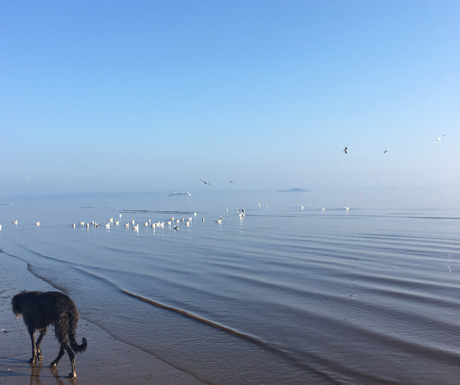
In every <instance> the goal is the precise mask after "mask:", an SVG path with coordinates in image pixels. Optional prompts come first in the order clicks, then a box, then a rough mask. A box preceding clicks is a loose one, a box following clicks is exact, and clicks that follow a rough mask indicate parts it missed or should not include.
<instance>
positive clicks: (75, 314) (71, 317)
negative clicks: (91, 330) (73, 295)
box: [69, 309, 88, 353]
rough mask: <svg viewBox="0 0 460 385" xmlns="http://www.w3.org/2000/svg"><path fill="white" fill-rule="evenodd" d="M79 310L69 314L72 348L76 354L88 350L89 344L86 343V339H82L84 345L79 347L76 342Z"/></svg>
mask: <svg viewBox="0 0 460 385" xmlns="http://www.w3.org/2000/svg"><path fill="white" fill-rule="evenodd" d="M79 318H80V317H79V315H78V310H76V309H75V310H74V311H71V312H70V313H69V321H70V325H69V326H70V328H69V342H70V347H71V348H72V350H73V351H74V352H75V353H82V352H84V351H85V350H86V347H87V346H88V343H87V342H86V338H82V343H81V344H80V345H79V344H78V343H77V340H76V336H75V332H76V329H77V322H78V319H79Z"/></svg>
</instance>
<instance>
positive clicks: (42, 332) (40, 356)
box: [35, 326, 48, 361]
mask: <svg viewBox="0 0 460 385" xmlns="http://www.w3.org/2000/svg"><path fill="white" fill-rule="evenodd" d="M47 330H48V326H46V327H44V328H43V329H41V330H40V335H39V336H38V339H37V343H36V344H35V345H36V347H37V357H38V359H39V360H40V361H41V360H43V353H42V350H41V348H40V345H41V343H42V339H43V337H44V336H45V334H46V331H47Z"/></svg>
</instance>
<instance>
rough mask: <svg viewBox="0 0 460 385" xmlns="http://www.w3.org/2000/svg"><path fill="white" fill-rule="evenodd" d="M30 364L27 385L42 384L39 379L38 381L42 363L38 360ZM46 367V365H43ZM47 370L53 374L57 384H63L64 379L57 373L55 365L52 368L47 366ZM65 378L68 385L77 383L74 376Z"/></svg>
mask: <svg viewBox="0 0 460 385" xmlns="http://www.w3.org/2000/svg"><path fill="white" fill-rule="evenodd" d="M30 366H31V369H32V370H31V372H30V381H29V385H42V383H41V381H40V373H41V372H42V370H43V364H42V363H41V362H40V363H39V364H38V365H35V366H34V365H32V364H31V365H30ZM45 367H47V366H45ZM47 368H48V369H49V371H50V372H51V374H52V375H53V376H54V378H55V379H56V384H57V385H65V383H64V380H63V379H62V377H60V376H59V373H58V370H57V368H56V367H54V368H49V367H47ZM67 380H68V381H69V384H70V385H75V384H76V383H77V380H76V378H67Z"/></svg>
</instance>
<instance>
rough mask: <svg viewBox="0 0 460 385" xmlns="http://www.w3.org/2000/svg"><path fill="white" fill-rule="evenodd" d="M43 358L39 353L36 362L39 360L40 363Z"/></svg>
mask: <svg viewBox="0 0 460 385" xmlns="http://www.w3.org/2000/svg"><path fill="white" fill-rule="evenodd" d="M44 357H45V356H44V355H43V353H39V354H38V360H39V361H42V360H43V358H44Z"/></svg>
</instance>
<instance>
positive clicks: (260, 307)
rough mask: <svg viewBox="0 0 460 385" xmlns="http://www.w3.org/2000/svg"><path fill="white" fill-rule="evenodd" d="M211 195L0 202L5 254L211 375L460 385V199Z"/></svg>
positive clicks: (213, 378)
mask: <svg viewBox="0 0 460 385" xmlns="http://www.w3.org/2000/svg"><path fill="white" fill-rule="evenodd" d="M209 191H210V192H209V193H205V192H202V193H197V194H192V196H172V197H171V196H168V195H167V194H166V193H155V194H147V193H145V194H82V195H54V196H40V197H32V196H29V197H26V196H23V197H21V198H18V199H16V200H14V201H13V202H11V203H12V204H10V202H9V201H8V202H7V201H2V202H0V203H2V205H1V206H0V224H2V225H3V229H2V231H1V232H0V249H2V251H3V253H7V254H9V255H13V256H16V257H17V258H19V259H21V260H23V261H25V262H27V264H28V268H29V270H30V272H31V273H32V274H34V275H36V276H38V277H41V278H42V279H44V280H46V281H48V282H50V283H51V284H52V285H54V286H55V287H57V288H59V289H61V290H65V291H66V292H67V293H68V294H69V295H70V296H71V297H72V298H73V299H74V300H75V302H76V303H77V305H78V307H79V309H80V313H81V316H82V317H84V318H86V319H88V320H90V321H92V322H94V323H96V324H98V325H100V326H101V327H102V328H104V329H105V330H107V331H108V332H109V333H110V334H111V335H112V336H113V337H114V338H117V339H119V340H122V341H124V342H127V343H129V344H132V345H135V346H137V347H139V348H141V349H143V350H145V351H148V352H150V353H152V354H154V355H155V356H157V357H158V358H160V359H162V360H164V361H166V362H168V363H170V364H171V365H173V366H175V367H177V368H180V369H183V370H184V371H186V372H189V373H191V374H193V375H195V376H196V377H197V378H199V379H200V380H202V381H204V382H207V383H210V384H222V385H225V384H250V385H260V384H354V385H356V384H405V385H408V384H417V385H422V384H430V385H431V384H435V383H436V384H458V382H459V378H460V338H459V337H460V306H459V305H460V290H459V289H460V264H459V260H460V210H459V209H449V207H442V205H440V206H438V207H437V208H430V206H428V208H427V207H425V208H424V209H421V208H417V207H420V206H417V205H418V202H417V201H416V200H414V201H411V200H410V199H409V200H407V204H408V205H407V206H406V207H401V205H396V206H395V207H397V208H391V207H380V206H378V205H373V203H375V201H372V199H368V200H366V199H367V197H366V195H367V193H366V194H364V193H363V194H362V193H360V192H359V191H348V192H347V193H346V194H337V195H336V196H332V195H331V196H329V197H327V196H326V195H325V194H323V193H322V192H316V193H309V192H301V193H262V192H246V193H244V192H241V193H231V194H230V193H222V192H214V191H212V190H209ZM382 197H383V198H382V199H384V198H385V194H383V195H382ZM411 202H412V204H413V205H412V206H411V205H410V204H411ZM405 205H406V204H405ZM301 206H304V207H303V209H302V207H301ZM321 206H324V208H325V210H321V209H320V207H321ZM345 206H349V207H350V208H349V210H346V209H345ZM440 207H441V208H440ZM457 207H458V206H457ZM238 209H239V210H238ZM241 209H244V210H245V214H246V215H245V216H244V217H240V216H239V214H240V213H241V212H242V211H241ZM195 214H196V215H195ZM171 217H174V219H175V220H177V219H179V223H176V222H173V223H172V224H171V225H168V224H167V221H169V218H171ZM220 217H222V218H223V219H222V223H220V224H219V223H217V222H216V220H217V219H219V218H220ZM110 218H113V219H114V222H115V221H117V220H119V221H120V225H119V226H117V225H116V224H115V223H111V225H110V229H107V228H105V226H104V225H105V223H108V221H109V219H110ZM189 218H191V219H189ZM202 218H204V220H202ZM15 219H18V224H17V225H15V224H13V223H12V221H13V220H15ZM182 219H184V221H182ZM132 220H134V221H135V223H136V224H139V230H138V231H135V230H133V229H132V225H130V226H129V227H125V223H130V222H131V221H132ZM149 220H150V221H151V222H149ZM37 221H40V226H36V225H35V224H34V223H35V222H37ZM80 221H82V222H85V223H88V222H91V221H96V222H98V223H99V227H97V228H96V227H94V226H90V227H89V228H87V227H86V226H82V225H80V224H79V223H80ZM187 221H189V222H190V224H189V226H186V224H185V223H186V222H187ZM145 222H147V223H148V226H144V223H145ZM156 222H164V223H165V224H164V228H161V227H157V228H155V229H153V228H152V227H151V224H152V223H156ZM73 223H75V224H76V227H75V228H73V227H72V224H73ZM174 226H178V227H179V229H178V230H174ZM1 256H2V254H1V253H0V258H1ZM25 274H26V273H25ZM27 274H28V273H27ZM77 337H78V331H77ZM80 337H81V336H80ZM80 337H79V338H80Z"/></svg>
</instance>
